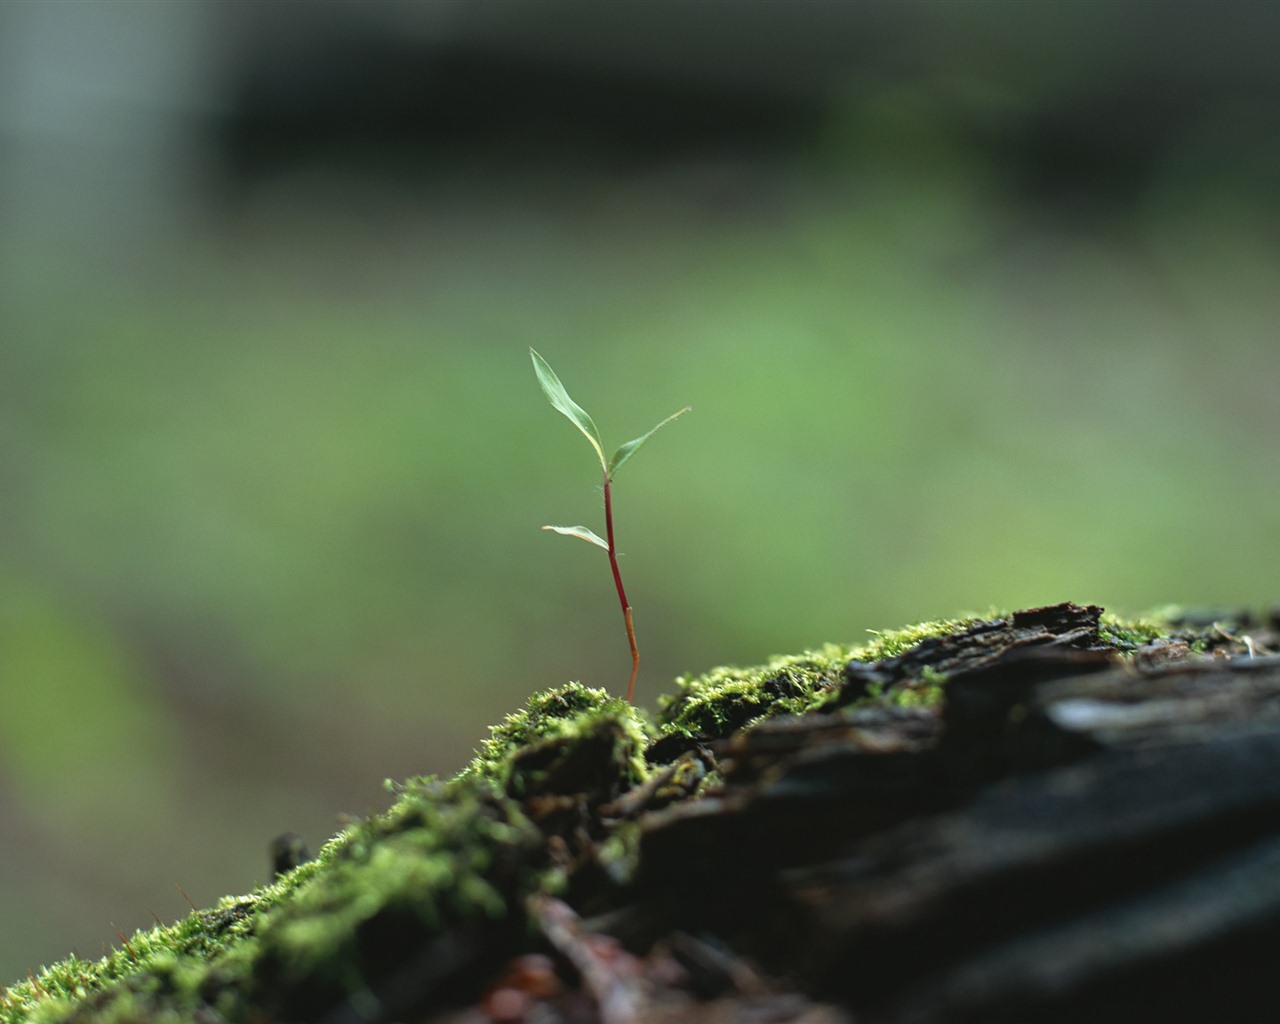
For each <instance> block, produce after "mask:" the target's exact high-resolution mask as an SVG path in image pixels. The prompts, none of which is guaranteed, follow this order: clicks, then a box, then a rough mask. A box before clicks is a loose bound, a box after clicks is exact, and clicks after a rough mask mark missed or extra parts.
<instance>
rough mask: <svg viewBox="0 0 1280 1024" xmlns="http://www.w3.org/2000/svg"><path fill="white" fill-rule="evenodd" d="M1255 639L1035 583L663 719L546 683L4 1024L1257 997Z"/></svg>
mask: <svg viewBox="0 0 1280 1024" xmlns="http://www.w3.org/2000/svg"><path fill="white" fill-rule="evenodd" d="M1276 632H1277V631H1276V624H1275V622H1274V621H1272V620H1270V619H1268V618H1266V617H1252V616H1247V615H1242V614H1226V613H1222V614H1215V615H1206V616H1203V617H1192V616H1184V617H1181V618H1179V617H1170V618H1168V619H1166V620H1165V621H1163V622H1162V623H1160V624H1159V625H1158V626H1153V625H1152V624H1150V623H1144V624H1142V625H1141V626H1138V627H1126V626H1124V625H1122V624H1119V623H1117V622H1116V621H1114V620H1109V619H1107V618H1105V617H1104V616H1103V615H1102V610H1101V609H1100V608H1097V607H1093V606H1079V605H1074V604H1061V605H1055V606H1050V607H1045V608H1036V609H1026V610H1023V611H1019V612H1015V613H1012V614H1009V615H993V616H989V617H985V618H975V619H968V620H963V621H959V622H956V623H953V624H949V625H948V626H946V627H944V628H939V629H936V630H932V631H928V633H929V635H923V636H921V637H919V638H916V637H915V636H914V635H913V642H911V643H906V644H900V645H896V646H894V647H892V650H893V653H885V652H884V651H880V652H877V655H876V656H873V657H868V656H865V654H864V656H862V657H850V658H847V659H843V660H839V659H827V660H824V659H823V658H821V657H817V656H814V657H812V658H799V659H791V660H785V659H784V660H782V661H780V662H779V663H778V664H777V665H775V666H773V667H772V668H770V669H769V671H765V672H760V673H757V674H756V675H755V676H753V677H752V679H753V680H754V682H753V687H754V690H751V689H749V690H742V689H741V688H738V689H735V688H734V686H733V685H726V686H724V687H721V689H720V690H717V691H716V692H718V693H723V694H724V695H725V696H724V700H726V701H728V702H729V703H730V704H731V707H728V709H727V710H726V709H725V708H708V709H703V708H699V707H697V706H694V704H693V703H691V702H693V701H694V700H695V699H696V697H697V694H698V692H700V691H699V688H698V686H697V685H695V684H690V685H689V686H687V687H686V688H685V690H684V691H683V692H682V693H681V694H680V695H677V696H676V697H675V698H674V699H673V700H672V701H670V702H669V703H668V705H667V707H666V709H665V715H666V718H665V723H664V719H663V717H662V716H660V717H659V721H658V723H657V725H656V726H654V725H651V724H649V723H647V722H645V721H644V720H643V719H642V718H641V717H640V716H638V715H637V714H636V713H635V712H634V710H633V709H630V708H628V707H626V706H625V704H624V703H623V702H620V701H617V700H616V699H611V698H607V697H606V696H605V695H602V694H600V692H599V691H590V690H587V689H586V688H581V687H579V688H577V689H574V688H572V687H569V688H563V689H561V690H557V691H547V692H546V693H545V694H542V695H539V696H538V697H537V698H534V699H531V701H530V706H529V709H528V710H527V713H526V714H525V715H524V716H523V717H520V716H513V718H512V719H510V720H509V721H508V723H506V724H505V725H504V726H501V727H499V728H497V729H495V731H494V739H493V740H492V741H491V743H490V744H489V745H488V746H486V747H485V748H482V750H481V754H480V756H479V757H478V758H477V761H476V762H475V763H473V765H472V766H471V768H470V769H468V771H467V772H464V773H463V774H462V776H461V777H460V778H458V779H455V780H451V781H449V782H438V781H432V780H414V781H411V782H410V783H406V784H405V786H404V787H402V789H401V791H400V794H399V798H398V800H397V802H396V803H395V804H394V805H393V807H392V809H391V810H390V811H389V812H387V814H386V815H383V816H381V817H378V818H375V819H370V820H369V821H368V822H365V823H363V824H362V825H361V826H359V827H357V828H354V829H352V830H350V831H349V832H348V833H346V834H345V835H344V836H340V837H339V838H338V839H336V840H334V842H333V843H331V844H330V845H329V847H327V848H326V849H325V850H323V851H321V853H320V856H319V857H318V858H317V860H316V861H313V862H310V863H307V864H303V865H301V866H300V867H298V868H296V869H292V870H290V871H286V872H285V873H284V874H283V876H282V879H281V881H280V882H279V883H277V885H278V887H279V888H278V889H276V890H273V891H272V892H271V893H269V894H258V895H251V896H250V897H246V898H244V899H243V900H241V901H239V902H235V901H231V902H228V903H227V904H226V905H225V906H223V907H221V908H218V909H216V910H214V911H197V912H193V915H192V919H191V920H190V921H188V922H185V923H184V926H185V927H186V931H184V932H182V933H181V935H182V939H181V942H179V941H178V940H177V939H173V940H172V941H169V942H168V944H167V945H166V944H165V943H159V942H157V943H154V946H155V952H153V953H149V952H148V950H150V949H152V945H148V941H149V940H148V941H144V940H143V939H140V938H139V937H138V936H135V937H134V940H133V944H132V948H131V950H130V952H131V953H132V954H133V959H134V965H133V967H132V969H131V968H130V967H129V964H128V963H127V962H122V964H121V966H120V967H119V969H118V971H116V973H115V975H113V976H112V977H110V978H108V979H106V980H97V979H96V978H94V977H90V972H89V970H88V967H87V966H86V967H85V968H84V969H83V970H82V971H81V976H82V977H83V979H84V980H83V983H82V984H80V985H79V987H77V983H76V982H75V981H74V974H72V975H70V977H71V978H72V980H70V981H67V980H65V977H66V976H65V975H64V974H58V973H57V972H56V971H55V972H50V973H45V974H42V975H40V976H37V975H34V974H33V976H32V978H31V979H30V980H29V981H28V982H27V983H24V984H20V985H18V986H14V987H12V988H11V989H9V990H8V991H7V992H6V993H5V995H4V1001H3V1002H0V1022H4V1024H11V1022H12V1024H25V1022H27V1021H31V1022H33V1024H42V1022H48V1024H52V1022H53V1021H64V1020H70V1021H76V1022H82V1024H90V1022H124V1021H166V1022H167V1021H180V1020H189V1021H198V1022H200V1024H220V1022H227V1024H234V1022H237V1021H245V1022H248V1021H253V1022H269V1021H281V1022H290V1021H299V1022H300V1021H322V1022H326V1024H392V1022H422V1024H481V1022H493V1021H506V1022H519V1021H528V1022H531V1024H557V1022H566V1024H570V1022H584V1024H593V1022H600V1024H650V1022H666V1021H690V1022H693V1024H698V1022H707V1024H712V1022H715V1024H720V1022H724V1024H736V1022H742V1024H746V1022H748V1021H750V1022H762V1021H771V1022H799V1024H835V1022H850V1024H853V1022H858V1024H864V1022H869V1024H877V1022H883V1024H899V1022H901V1024H915V1022H919V1024H931V1022H936V1024H951V1022H968V1021H973V1022H978V1021H983V1022H987V1021H1025V1020H1037V1021H1076V1020H1083V1019H1088V1020H1092V1021H1116V1022H1120V1021H1126V1022H1129V1021H1133V1020H1162V1021H1221V1020H1232V1021H1253V1020H1257V1021H1265V1020H1274V1019H1280V991H1278V990H1277V989H1276V987H1275V985H1274V982H1273V981H1272V971H1273V968H1272V966H1271V964H1272V961H1273V959H1274V955H1275V953H1276V951H1277V949H1280V657H1277V655H1276V654H1274V653H1273V652H1274V651H1276V650H1277V649H1280V646H1278V641H1277V635H1276ZM828 653H829V652H828ZM716 681H717V686H719V685H720V683H721V682H723V679H722V677H720V676H717V677H716ZM733 682H734V681H732V680H731V681H730V683H733ZM762 709H763V711H762ZM770 709H774V711H775V712H776V713H770ZM690 712H695V713H690ZM677 722H678V723H681V724H680V726H679V727H678V728H677V727H676V725H675V724H673V723H677ZM691 723H692V724H691ZM699 723H701V724H702V725H704V726H705V727H706V728H705V731H701V732H700V731H699V728H700V726H699ZM201 915H203V916H201ZM192 922H194V923H192ZM175 934H176V933H175ZM128 959H129V957H128V956H127V955H126V954H123V953H122V961H128ZM42 979H43V980H42ZM59 986H62V988H61V989H59V991H58V992H54V991H53V990H55V989H58V988H59ZM40 989H44V990H45V991H44V996H45V997H47V998H43V999H42V998H41V992H40Z"/></svg>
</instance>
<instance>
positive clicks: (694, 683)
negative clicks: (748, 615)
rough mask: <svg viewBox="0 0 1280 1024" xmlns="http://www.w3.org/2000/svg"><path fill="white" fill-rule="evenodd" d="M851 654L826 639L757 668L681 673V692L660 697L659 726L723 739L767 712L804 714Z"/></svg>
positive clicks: (835, 677)
mask: <svg viewBox="0 0 1280 1024" xmlns="http://www.w3.org/2000/svg"><path fill="white" fill-rule="evenodd" d="M850 654H851V649H850V648H848V647H841V646H839V645H837V644H827V645H826V646H825V647H822V648H820V649H818V650H813V651H807V652H805V653H804V654H799V655H792V656H789V657H776V658H773V659H771V660H770V661H769V662H767V663H766V664H764V665H757V666H755V667H754V668H734V667H729V666H722V667H720V668H714V669H712V670H711V671H710V672H706V673H703V674H702V675H698V676H680V677H678V678H677V679H676V687H677V690H678V692H677V693H675V694H674V695H671V696H668V697H662V698H660V699H659V713H658V724H659V727H660V728H661V729H662V731H663V732H664V733H679V734H682V735H685V736H691V737H698V738H702V739H719V738H721V737H724V736H727V735H729V734H730V733H732V732H734V731H736V730H737V729H740V728H742V727H743V726H745V725H747V724H749V723H751V722H754V721H757V720H759V719H762V718H768V717H771V716H773V715H778V714H801V713H802V712H804V711H805V710H806V709H808V708H809V707H810V706H812V704H813V703H814V700H815V699H816V698H817V697H818V696H819V695H820V694H821V693H823V692H825V691H827V690H829V689H830V688H832V687H833V686H834V685H835V684H836V682H837V681H838V680H839V678H840V670H841V669H842V668H843V667H844V663H845V662H846V661H847V660H848V659H849V657H850Z"/></svg>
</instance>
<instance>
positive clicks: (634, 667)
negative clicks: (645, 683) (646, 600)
mask: <svg viewBox="0 0 1280 1024" xmlns="http://www.w3.org/2000/svg"><path fill="white" fill-rule="evenodd" d="M610 482H611V481H610V480H609V471H608V470H607V469H606V470H605V472H604V532H605V538H606V539H607V540H608V541H609V568H610V569H612V570H613V585H614V586H615V587H617V588H618V602H619V603H620V604H621V605H622V620H623V621H624V622H625V623H626V624H627V642H628V643H629V644H630V645H631V682H630V683H628V684H627V703H628V704H630V703H631V696H632V694H633V693H634V692H635V688H636V672H638V671H639V670H640V650H639V648H638V647H636V629H635V626H634V625H633V624H632V622H631V605H630V604H628V603H627V592H626V590H624V589H623V586H622V573H620V572H619V571H618V548H617V545H616V544H614V542H613V496H612V494H611V493H610V491H609V484H610Z"/></svg>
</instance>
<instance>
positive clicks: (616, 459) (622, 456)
mask: <svg viewBox="0 0 1280 1024" xmlns="http://www.w3.org/2000/svg"><path fill="white" fill-rule="evenodd" d="M692 408H693V406H691V405H686V406H685V407H684V408H683V409H681V410H680V411H679V412H673V413H672V414H671V415H670V416H668V417H667V418H666V419H665V420H663V421H662V422H661V423H659V424H658V425H657V426H656V427H654V428H653V429H652V430H651V431H649V433H647V434H642V435H640V436H639V437H637V438H636V439H635V440H634V441H628V442H627V443H626V444H624V445H622V446H621V447H619V448H618V450H617V451H616V452H614V453H613V458H612V459H611V460H610V461H609V466H608V468H607V469H606V472H607V473H608V474H609V479H610V480H612V479H613V474H614V473H616V472H617V471H618V467H620V466H621V465H622V464H623V463H624V462H626V461H627V459H629V458H631V456H632V455H634V454H635V453H636V449H637V448H639V447H640V446H641V445H642V444H644V443H645V442H646V441H647V440H649V438H651V437H653V435H654V434H656V433H657V432H658V431H659V430H661V429H662V428H663V427H665V426H666V425H667V424H668V423H670V422H671V421H672V420H673V419H675V418H676V417H677V416H683V415H684V414H685V413H687V412H688V411H689V410H690V409H692Z"/></svg>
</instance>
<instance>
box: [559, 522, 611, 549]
mask: <svg viewBox="0 0 1280 1024" xmlns="http://www.w3.org/2000/svg"><path fill="white" fill-rule="evenodd" d="M543 529H544V530H555V532H556V533H562V534H564V535H565V536H566V537H581V538H582V539H583V540H585V541H587V542H588V543H590V544H595V545H596V546H597V547H602V548H604V549H605V550H606V551H608V550H609V545H608V544H606V543H605V542H604V541H603V540H601V539H600V538H599V537H598V536H597V535H596V534H594V533H592V532H591V531H590V530H588V529H587V528H586V527H585V526H544V527H543Z"/></svg>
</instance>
